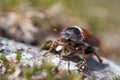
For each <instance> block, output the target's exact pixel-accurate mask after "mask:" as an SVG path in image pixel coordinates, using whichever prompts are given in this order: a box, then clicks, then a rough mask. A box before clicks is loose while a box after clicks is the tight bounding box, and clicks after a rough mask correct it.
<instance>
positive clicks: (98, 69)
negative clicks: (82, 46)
mask: <svg viewBox="0 0 120 80" xmlns="http://www.w3.org/2000/svg"><path fill="white" fill-rule="evenodd" d="M18 51H21V52H22V58H21V61H20V62H21V63H22V64H23V65H30V66H33V65H34V64H37V65H41V64H42V60H44V59H45V60H48V61H49V62H51V63H52V64H53V65H55V66H57V65H58V63H59V60H60V58H59V55H54V54H48V56H47V57H44V56H43V54H44V52H45V51H42V50H41V49H40V48H37V47H33V46H29V45H25V44H22V43H19V42H15V41H13V40H8V39H6V38H2V37H0V54H5V55H6V57H7V58H8V59H9V58H10V57H15V56H16V54H17V52H18ZM75 59H76V58H75ZM102 59H103V63H102V64H101V63H99V62H98V61H97V59H96V58H95V57H93V58H88V60H87V64H88V67H89V70H90V74H91V75H89V74H88V73H86V71H84V70H83V72H84V73H85V74H86V75H87V79H88V80H113V78H114V77H116V76H120V66H118V65H116V64H115V63H113V62H112V61H110V60H108V59H105V58H102ZM68 65H69V70H70V71H78V70H79V68H78V67H77V66H76V63H75V62H74V61H70V60H66V59H63V60H61V64H60V66H59V69H66V70H68Z"/></svg>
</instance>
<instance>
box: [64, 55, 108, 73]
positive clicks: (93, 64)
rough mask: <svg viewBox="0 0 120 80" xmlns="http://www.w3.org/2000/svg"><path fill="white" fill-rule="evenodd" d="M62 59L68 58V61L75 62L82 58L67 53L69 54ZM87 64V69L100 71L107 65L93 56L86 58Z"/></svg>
mask: <svg viewBox="0 0 120 80" xmlns="http://www.w3.org/2000/svg"><path fill="white" fill-rule="evenodd" d="M63 60H68V61H69V60H70V61H73V62H76V63H77V62H80V61H82V60H83V59H82V58H81V57H80V56H79V55H69V56H65V57H64V58H63ZM87 65H88V68H89V71H100V70H103V69H105V68H106V67H107V66H109V65H108V64H103V63H99V62H98V61H97V60H96V59H94V58H93V57H89V58H87ZM83 72H86V70H84V69H83Z"/></svg>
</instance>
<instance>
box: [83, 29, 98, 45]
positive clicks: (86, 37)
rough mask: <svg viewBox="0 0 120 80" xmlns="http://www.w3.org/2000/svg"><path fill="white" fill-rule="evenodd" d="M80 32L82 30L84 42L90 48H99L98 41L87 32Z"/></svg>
mask: <svg viewBox="0 0 120 80" xmlns="http://www.w3.org/2000/svg"><path fill="white" fill-rule="evenodd" d="M82 30H83V36H84V42H86V43H88V44H90V45H92V46H95V47H99V44H100V42H99V40H98V39H97V38H96V37H95V36H94V35H93V34H91V33H90V32H88V31H87V30H85V29H82Z"/></svg>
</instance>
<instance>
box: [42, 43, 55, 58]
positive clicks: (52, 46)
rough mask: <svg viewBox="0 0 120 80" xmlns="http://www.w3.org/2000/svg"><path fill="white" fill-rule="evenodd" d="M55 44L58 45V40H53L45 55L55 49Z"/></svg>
mask: <svg viewBox="0 0 120 80" xmlns="http://www.w3.org/2000/svg"><path fill="white" fill-rule="evenodd" d="M55 45H57V42H56V41H55V42H52V44H51V46H50V49H49V50H48V51H47V52H45V53H44V56H46V55H47V54H48V53H49V52H50V51H51V50H52V49H54V47H55Z"/></svg>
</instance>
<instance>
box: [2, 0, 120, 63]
mask: <svg viewBox="0 0 120 80" xmlns="http://www.w3.org/2000/svg"><path fill="white" fill-rule="evenodd" d="M119 3H120V0H0V35H1V36H4V37H7V38H12V39H14V40H17V41H21V42H25V43H28V44H32V45H41V43H42V42H44V41H45V40H46V39H47V38H48V37H49V36H51V35H52V36H53V37H55V36H56V37H57V36H58V34H57V33H54V32H52V29H53V28H58V29H59V30H60V31H61V30H62V29H63V28H64V27H66V26H71V25H78V26H79V25H80V26H81V25H82V27H84V28H86V29H88V30H89V31H91V32H92V33H93V34H95V36H97V37H98V38H99V39H100V41H101V47H100V53H101V54H100V55H102V56H105V57H108V58H110V59H111V60H114V61H117V62H118V64H120V63H119V61H120V59H119V57H120V52H119V49H120V44H119V41H120V36H119V34H120V27H119V26H120V16H119V14H120V10H119V8H120V5H119ZM50 33H51V34H50ZM48 34H49V35H48Z"/></svg>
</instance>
